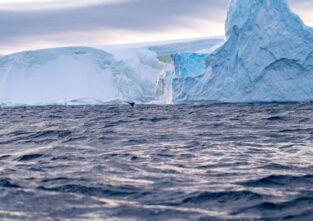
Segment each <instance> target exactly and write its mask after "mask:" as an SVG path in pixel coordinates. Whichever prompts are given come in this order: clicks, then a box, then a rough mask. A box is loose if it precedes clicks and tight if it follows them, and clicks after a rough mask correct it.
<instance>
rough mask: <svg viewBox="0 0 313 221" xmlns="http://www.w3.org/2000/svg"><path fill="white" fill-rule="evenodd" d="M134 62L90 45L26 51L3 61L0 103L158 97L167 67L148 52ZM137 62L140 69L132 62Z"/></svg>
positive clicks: (96, 100)
mask: <svg viewBox="0 0 313 221" xmlns="http://www.w3.org/2000/svg"><path fill="white" fill-rule="evenodd" d="M135 54H136V60H134V59H133V60H130V62H129V63H127V62H126V61H122V60H117V59H116V58H115V57H114V56H113V55H112V54H110V53H107V52H104V51H103V50H98V49H94V48H87V47H68V48H55V49H44V50H37V51H27V52H21V53H17V54H12V55H9V56H5V57H3V58H1V59H0V104H2V105H43V104H102V103H121V102H123V101H129V100H131V101H132V100H136V101H139V102H143V103H144V102H146V101H151V100H153V99H154V94H155V91H154V88H155V82H156V81H157V79H158V77H159V73H160V70H162V69H163V68H164V66H165V64H163V63H162V62H160V61H158V60H157V59H156V55H155V53H153V52H149V51H144V52H140V51H136V53H135ZM136 65H137V66H139V68H137V70H135V69H134V67H133V66H136Z"/></svg>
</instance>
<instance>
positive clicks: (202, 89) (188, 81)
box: [172, 0, 313, 103]
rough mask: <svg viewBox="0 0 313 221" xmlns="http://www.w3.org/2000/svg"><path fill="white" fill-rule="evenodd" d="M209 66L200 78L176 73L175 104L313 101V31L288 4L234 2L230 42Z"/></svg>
mask: <svg viewBox="0 0 313 221" xmlns="http://www.w3.org/2000/svg"><path fill="white" fill-rule="evenodd" d="M185 60H186V59H183V60H180V61H178V65H176V66H181V65H184V66H186V64H185ZM204 61H205V63H206V68H205V70H202V72H201V70H199V71H198V76H197V77H194V76H195V73H194V72H193V71H189V72H188V74H189V75H188V74H187V75H186V74H183V75H182V74H180V73H175V77H174V78H173V81H172V88H173V90H172V97H173V102H174V103H186V102H197V101H202V102H271V101H281V102H284V101H312V100H313V29H312V28H310V27H307V26H305V25H304V24H303V22H302V21H301V19H300V18H299V17H298V16H297V15H295V14H294V13H292V12H291V10H290V9H289V7H288V5H287V3H286V1H285V0H231V1H230V5H229V9H228V15H227V20H226V41H225V43H224V44H222V45H221V46H220V47H219V48H217V49H216V50H215V51H213V52H212V53H210V54H209V55H208V56H206V57H205V58H204ZM196 62H199V65H200V66H201V64H202V63H203V59H202V57H201V56H198V58H197V56H194V55H193V57H192V58H190V60H189V64H190V65H191V66H194V63H196ZM177 70H178V71H180V68H176V71H177Z"/></svg>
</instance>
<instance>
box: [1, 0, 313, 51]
mask: <svg viewBox="0 0 313 221" xmlns="http://www.w3.org/2000/svg"><path fill="white" fill-rule="evenodd" d="M288 2H289V4H290V7H291V9H292V10H293V11H294V12H296V13H297V14H298V15H299V16H300V17H301V18H302V19H303V20H304V22H305V23H306V24H307V25H310V26H313V1H312V0H288ZM227 5H228V0H0V24H1V26H0V27H1V28H0V55H1V54H9V53H13V52H18V51H22V50H31V49H39V48H51V47H61V46H73V45H84V46H88V45H103V44H121V43H132V42H146V41H162V40H172V39H184V38H198V37H210V36H223V35H224V20H225V17H226V10H227Z"/></svg>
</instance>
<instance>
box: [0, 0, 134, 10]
mask: <svg viewBox="0 0 313 221" xmlns="http://www.w3.org/2000/svg"><path fill="white" fill-rule="evenodd" d="M127 1H135V0H1V2H0V10H6V11H33V10H51V9H58V8H61V9H62V8H63V9H64V8H77V7H85V6H89V5H105V4H111V5H112V4H120V3H122V2H127Z"/></svg>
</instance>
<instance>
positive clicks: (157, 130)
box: [0, 103, 313, 221]
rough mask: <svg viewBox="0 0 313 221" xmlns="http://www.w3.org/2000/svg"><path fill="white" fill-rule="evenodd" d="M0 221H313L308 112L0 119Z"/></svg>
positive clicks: (188, 108) (195, 110) (112, 109)
mask: <svg viewBox="0 0 313 221" xmlns="http://www.w3.org/2000/svg"><path fill="white" fill-rule="evenodd" d="M0 220H23V221H24V220H31V221H34V220H115V221H120V220H121V221H122V220H127V221H131V220H149V221H154V220H160V221H164V220H175V221H177V220H199V221H206V220H212V221H221V220H237V221H239V220H242V221H253V220H259V221H261V220H264V221H265V220H273V221H277V220H301V221H306V220H308V221H312V220H313V104H312V103H284V104H279V103H273V104H218V105H163V106H162V105H161V106H158V105H137V106H135V107H134V108H131V107H130V106H129V105H113V106H41V107H14V108H0Z"/></svg>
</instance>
